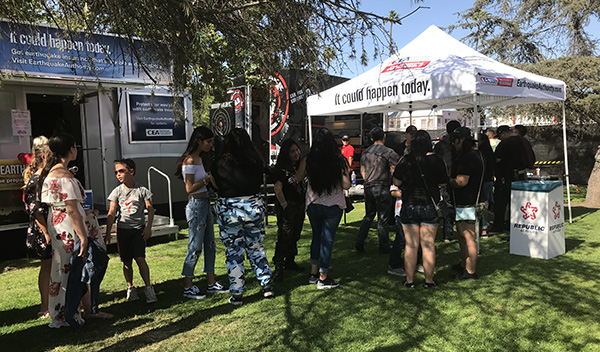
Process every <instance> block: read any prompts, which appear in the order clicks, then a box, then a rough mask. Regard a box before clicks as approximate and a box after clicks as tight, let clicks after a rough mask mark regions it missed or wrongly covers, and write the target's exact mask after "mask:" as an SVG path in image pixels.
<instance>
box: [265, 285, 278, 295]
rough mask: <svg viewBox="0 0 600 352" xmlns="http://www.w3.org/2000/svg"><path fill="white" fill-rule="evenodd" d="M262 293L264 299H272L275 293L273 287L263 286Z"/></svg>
mask: <svg viewBox="0 0 600 352" xmlns="http://www.w3.org/2000/svg"><path fill="white" fill-rule="evenodd" d="M262 293H263V297H264V298H274V297H275V292H273V287H271V285H267V286H264V287H263V288H262Z"/></svg>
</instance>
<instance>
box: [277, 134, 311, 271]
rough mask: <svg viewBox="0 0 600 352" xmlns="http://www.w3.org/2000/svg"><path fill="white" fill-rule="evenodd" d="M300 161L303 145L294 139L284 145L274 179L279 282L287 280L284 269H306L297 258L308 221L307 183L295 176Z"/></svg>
mask: <svg viewBox="0 0 600 352" xmlns="http://www.w3.org/2000/svg"><path fill="white" fill-rule="evenodd" d="M299 161H300V147H299V146H298V143H296V141H294V140H293V139H287V140H286V141H284V142H283V144H281V149H280V150H279V156H278V158H277V163H276V164H275V169H274V170H273V179H274V180H275V184H274V186H273V188H274V190H275V213H276V214H277V244H276V245H275V255H274V256H273V263H274V264H275V272H274V273H273V277H274V279H275V280H276V281H280V280H283V279H284V274H283V270H284V268H285V269H287V270H294V271H302V270H303V268H302V267H300V266H298V264H296V261H295V259H294V258H295V257H296V255H297V254H298V247H297V243H298V240H299V239H300V233H301V232H302V225H303V224H304V197H305V193H306V182H305V181H304V180H301V181H300V182H296V179H295V175H296V171H297V167H298V163H299Z"/></svg>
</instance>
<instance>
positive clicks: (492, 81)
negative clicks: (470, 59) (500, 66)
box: [479, 76, 513, 87]
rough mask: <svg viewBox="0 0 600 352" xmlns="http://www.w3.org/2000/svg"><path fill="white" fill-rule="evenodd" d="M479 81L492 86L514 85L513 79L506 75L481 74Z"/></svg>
mask: <svg viewBox="0 0 600 352" xmlns="http://www.w3.org/2000/svg"><path fill="white" fill-rule="evenodd" d="M479 81H481V83H483V84H487V85H490V86H502V87H512V84H513V79H512V78H505V77H490V76H480V77H479Z"/></svg>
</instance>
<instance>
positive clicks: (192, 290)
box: [183, 285, 206, 299]
mask: <svg viewBox="0 0 600 352" xmlns="http://www.w3.org/2000/svg"><path fill="white" fill-rule="evenodd" d="M183 297H186V298H191V299H204V298H206V295H201V294H200V289H199V288H198V287H197V286H196V285H193V286H192V287H187V288H184V289H183Z"/></svg>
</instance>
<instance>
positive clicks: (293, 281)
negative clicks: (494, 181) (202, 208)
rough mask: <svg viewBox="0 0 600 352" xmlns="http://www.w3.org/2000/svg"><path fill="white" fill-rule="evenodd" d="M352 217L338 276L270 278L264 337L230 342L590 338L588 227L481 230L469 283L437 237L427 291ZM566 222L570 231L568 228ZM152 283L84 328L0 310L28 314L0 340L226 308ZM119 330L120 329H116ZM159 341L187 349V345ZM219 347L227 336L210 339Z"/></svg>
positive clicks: (164, 331) (572, 342) (121, 346)
mask: <svg viewBox="0 0 600 352" xmlns="http://www.w3.org/2000/svg"><path fill="white" fill-rule="evenodd" d="M594 211H595V210H592V211H585V210H582V211H581V212H578V213H577V214H578V215H577V216H589V215H590V214H591V213H592V212H594ZM358 227H359V222H349V223H348V224H347V226H343V225H340V228H339V230H338V233H337V235H336V240H335V244H334V250H333V258H332V267H331V275H332V277H334V278H337V279H339V280H340V281H341V287H340V288H337V289H332V290H317V289H316V287H314V285H311V286H309V285H307V278H308V270H305V272H304V273H294V272H289V271H288V272H286V280H285V281H284V282H283V283H277V284H275V285H274V286H275V293H276V295H277V297H278V298H276V299H275V300H273V301H272V302H273V303H272V306H271V307H272V308H266V311H263V310H261V311H259V312H258V313H255V312H253V311H252V310H249V311H248V313H249V315H248V317H247V319H253V318H255V319H256V321H251V322H249V323H248V324H249V325H253V324H256V326H257V328H258V327H260V328H264V327H267V328H269V329H271V330H273V331H271V334H272V338H270V339H263V338H261V336H259V335H260V334H261V331H260V330H256V331H254V330H252V332H254V333H255V334H256V335H255V336H254V337H255V339H252V335H248V336H246V335H243V333H240V335H241V336H243V337H246V338H249V339H251V340H253V341H248V342H247V343H248V346H251V347H248V346H240V350H244V349H245V350H250V349H251V350H273V351H313V350H348V351H375V350H376V351H399V350H411V349H412V350H456V351H458V350H460V351H463V350H464V351H479V350H486V351H506V350H509V351H518V350H540V349H539V346H546V348H545V349H541V350H581V349H585V347H586V345H588V344H600V341H598V339H597V337H596V334H595V333H594V332H593V329H589V328H586V327H587V326H597V322H598V321H600V313H599V312H598V310H597V309H596V307H598V306H599V305H600V295H599V294H598V291H599V290H598V284H597V282H599V281H600V272H599V271H598V269H597V267H598V257H597V256H595V257H594V259H593V260H591V261H590V260H589V259H587V258H588V256H587V255H588V252H590V251H593V250H594V249H595V248H597V247H598V246H599V245H600V243H598V242H597V241H593V240H592V241H590V238H592V237H589V236H588V237H582V236H568V238H567V240H566V245H567V251H568V252H567V254H566V255H563V256H559V257H555V258H553V259H550V260H541V259H534V258H529V257H523V256H516V255H510V254H509V243H507V242H503V241H502V240H501V239H500V236H493V237H491V238H489V239H486V240H482V242H481V254H480V256H479V260H478V265H477V271H478V273H479V275H480V277H481V278H480V279H479V280H477V281H469V282H459V281H455V280H454V279H453V276H454V274H455V273H454V272H453V271H452V270H451V268H450V267H451V266H452V265H453V264H455V263H457V262H458V261H459V249H458V244H457V242H456V241H454V242H451V243H443V242H439V241H438V242H437V243H436V280H437V281H438V282H440V284H441V285H440V286H439V287H437V288H434V289H430V290H426V289H424V288H423V287H422V285H423V281H424V278H423V276H422V274H417V275H416V283H417V288H416V289H414V290H410V289H406V288H404V287H403V286H402V282H403V281H404V278H402V277H400V278H399V277H396V276H391V275H388V274H387V273H386V271H387V265H388V259H389V257H388V256H387V255H381V254H379V253H378V251H377V249H376V248H377V237H376V235H375V224H374V225H373V227H372V229H371V231H370V234H369V237H368V239H367V252H366V253H357V252H356V251H355V250H354V239H355V236H356V233H357V231H358ZM567 231H574V230H569V227H567ZM392 236H393V234H392ZM275 237H276V236H272V232H269V235H268V236H267V239H266V241H265V247H266V248H267V255H268V257H269V258H270V255H272V254H273V251H272V249H273V248H274V242H275ZM439 237H440V232H438V240H439ZM310 238H311V233H310V226H309V225H308V222H307V223H305V227H304V230H303V233H302V238H301V240H300V242H299V243H298V251H299V253H300V254H299V256H298V257H297V261H298V263H299V264H300V265H302V266H304V267H305V268H308V267H309V264H308V263H309V261H308V253H309V247H310ZM247 268H248V269H249V266H247ZM248 271H249V270H248ZM246 280H247V283H248V290H256V288H257V284H256V280H255V278H254V276H253V274H250V273H248V274H247V277H246ZM156 291H157V294H158V299H159V301H158V302H157V303H156V304H152V305H146V304H145V303H144V302H143V299H142V300H140V301H138V302H135V303H126V302H125V301H124V295H125V293H124V291H117V292H111V293H110V294H105V295H103V296H102V297H101V301H102V302H109V304H108V305H106V307H103V310H105V311H107V312H110V313H113V314H115V315H116V316H117V317H116V319H115V320H109V321H101V320H89V321H88V323H87V324H86V326H85V330H86V331H85V332H84V333H82V334H75V333H73V332H71V330H70V329H67V328H63V329H60V330H51V329H48V328H47V327H46V326H45V325H46V324H47V323H48V320H45V321H43V323H42V322H38V321H34V322H32V321H23V320H22V319H19V318H17V317H19V316H24V315H27V316H34V315H35V308H36V307H28V308H24V309H17V310H12V311H7V312H0V319H2V320H0V321H2V322H3V323H4V324H5V325H16V324H20V323H21V324H29V325H32V326H29V327H26V328H21V329H22V330H18V331H15V332H12V333H7V334H5V335H3V336H2V337H1V340H2V341H1V342H0V344H1V345H2V346H12V347H13V349H16V346H18V347H19V349H20V350H27V351H34V350H48V349H51V348H54V347H62V348H63V349H65V348H66V349H68V348H77V347H79V348H81V346H74V345H76V344H89V345H92V346H96V348H94V350H102V351H117V350H118V351H123V350H137V349H141V348H144V347H147V346H152V345H153V344H155V343H157V342H159V341H162V340H167V339H170V338H171V337H173V336H175V335H181V338H179V339H174V340H175V341H187V340H188V339H191V340H193V339H194V338H197V337H196V336H192V335H190V334H192V333H190V334H188V335H186V332H188V331H190V330H192V329H194V328H196V327H197V326H198V325H199V324H203V323H206V322H207V320H209V319H211V318H213V317H216V316H224V315H229V314H230V313H232V312H233V310H234V309H235V308H234V307H232V306H231V305H229V304H228V303H227V298H228V297H229V296H228V295H226V294H223V295H214V296H211V297H208V298H207V299H206V300H204V301H188V300H186V299H184V298H183V297H182V296H181V281H180V279H176V280H175V279H174V280H169V281H165V282H162V283H160V284H158V285H156ZM141 296H142V297H141V298H143V295H141ZM259 300H262V298H261V297H260V295H259V294H255V295H251V296H247V297H245V299H244V307H245V306H246V305H251V304H253V303H257V302H258V301H259ZM267 307H268V306H267ZM279 308H281V309H282V312H283V313H282V315H283V319H284V323H283V324H279V322H277V324H275V323H273V322H272V321H271V320H270V318H271V314H273V315H274V317H277V316H278V313H277V312H278V309H279ZM242 309H243V308H242ZM30 310H31V312H30ZM236 319H237V318H236ZM574 322H577V324H581V325H574ZM225 324H227V328H228V329H227V330H226V331H225V332H223V331H222V332H221V333H222V334H224V335H223V336H219V335H218V334H215V337H214V338H215V339H216V340H218V339H227V338H228V336H227V334H228V333H230V334H237V330H234V329H235V327H236V325H235V324H234V323H230V322H225ZM19 328H20V327H19V326H16V327H15V328H14V329H15V330H17V329H19ZM208 330H210V329H208ZM136 331H139V334H137V335H136ZM213 332H214V331H213ZM213 332H208V333H211V334H212V333H213ZM195 333H196V331H194V332H193V334H195ZM122 334H128V335H126V336H127V337H117V336H118V335H122ZM199 334H207V332H205V331H200V332H199ZM129 335H131V336H129ZM32 336H35V338H32ZM230 337H232V338H235V337H238V338H239V336H237V335H236V336H230ZM113 340H114V341H116V342H112V341H113ZM254 340H255V341H254ZM171 341H173V340H169V342H171ZM193 342H194V341H192V343H193ZM217 342H218V341H217ZM548 344H552V345H551V347H547V346H548ZM160 346H162V347H165V348H166V349H169V350H193V349H194V347H193V346H192V345H190V346H178V345H165V344H162V345H160ZM223 346H227V344H221V345H218V346H215V349H217V350H218V349H219V348H220V349H223V348H224V347H223ZM244 347H246V348H244ZM156 348H158V347H156ZM201 348H211V346H209V347H206V346H200V347H198V349H201Z"/></svg>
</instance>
